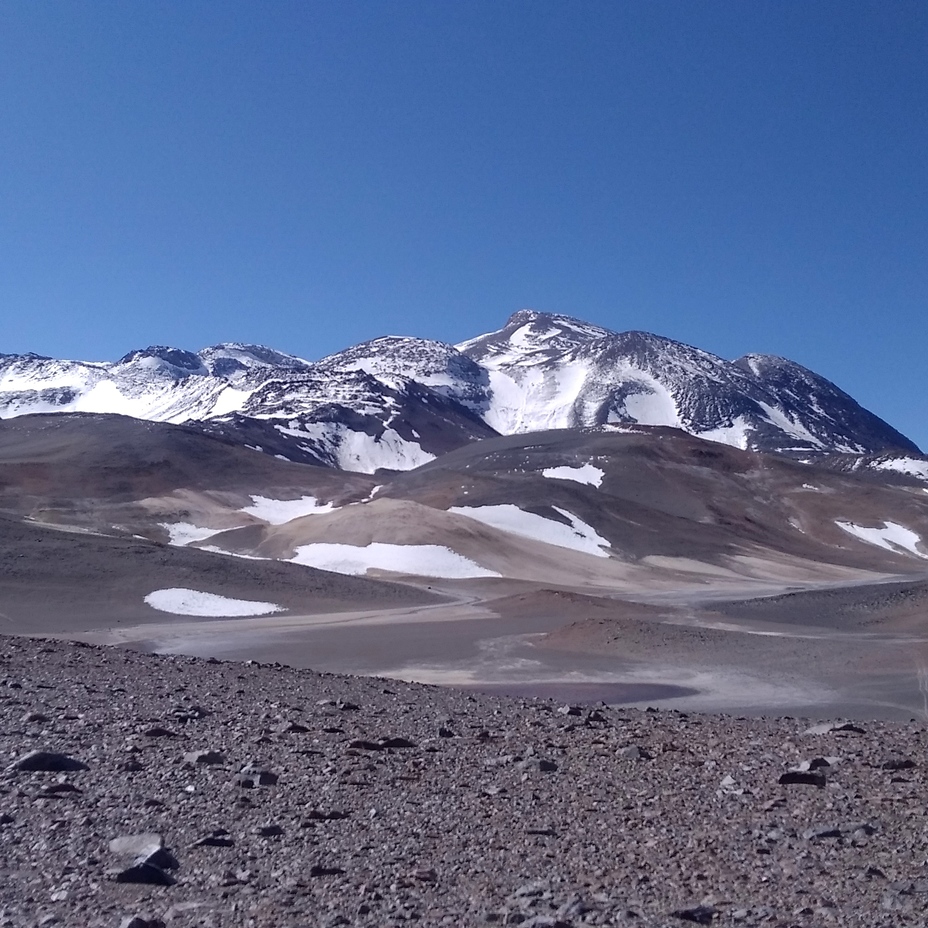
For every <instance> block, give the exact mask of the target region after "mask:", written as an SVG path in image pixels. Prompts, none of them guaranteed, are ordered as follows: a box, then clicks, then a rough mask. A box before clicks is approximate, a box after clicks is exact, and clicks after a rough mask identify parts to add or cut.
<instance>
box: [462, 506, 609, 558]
mask: <svg viewBox="0 0 928 928" xmlns="http://www.w3.org/2000/svg"><path fill="white" fill-rule="evenodd" d="M552 508H553V509H555V510H556V511H557V512H559V513H560V514H561V515H562V516H564V518H565V519H568V520H569V522H570V524H569V525H565V524H564V523H563V522H555V521H554V520H553V519H546V518H544V516H539V515H535V514H534V513H532V512H525V510H523V509H520V508H519V507H518V506H514V505H513V504H511V503H504V504H502V505H499V506H452V507H451V508H450V509H449V510H448V512H453V513H456V514H457V515H460V516H466V517H467V518H468V519H475V520H476V521H477V522H483V523H484V524H485V525H490V526H492V527H493V528H498V529H502V531H504V532H509V533H510V534H512V535H521V536H522V537H523V538H531V539H532V540H533V541H540V542H542V543H543V544H546V545H554V546H555V547H558V548H570V549H572V550H573V551H580V552H582V553H583V554H592V555H594V556H595V557H609V554H608V553H607V552H606V551H603V548H604V547H605V548H608V547H610V543H609V539H608V538H603V537H602V535H599V534H597V532H596V530H595V529H594V528H593V527H592V526H589V525H587V524H586V522H584V521H582V520H581V519H578V518H577V517H576V516H575V515H573V514H572V513H569V512H568V511H567V510H566V509H560V508H559V507H557V506H553V507H552Z"/></svg>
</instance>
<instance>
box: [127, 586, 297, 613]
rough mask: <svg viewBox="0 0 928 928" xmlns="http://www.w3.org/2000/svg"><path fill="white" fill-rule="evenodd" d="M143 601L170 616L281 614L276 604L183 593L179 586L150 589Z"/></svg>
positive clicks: (212, 594)
mask: <svg viewBox="0 0 928 928" xmlns="http://www.w3.org/2000/svg"><path fill="white" fill-rule="evenodd" d="M145 602H146V603H147V604H148V605H149V606H151V607H152V609H157V610H158V611H159V612H170V613H173V614H174V615H201V616H247V615H270V614H271V613H273V612H283V611H284V610H283V608H282V607H281V606H278V605H277V604H276V603H259V602H251V601H249V600H247V599H230V598H229V597H228V596H217V595H216V594H215V593H202V592H200V591H199V590H186V589H183V588H181V587H172V588H171V589H167V590H154V591H153V592H151V593H149V594H148V595H147V596H146V597H145Z"/></svg>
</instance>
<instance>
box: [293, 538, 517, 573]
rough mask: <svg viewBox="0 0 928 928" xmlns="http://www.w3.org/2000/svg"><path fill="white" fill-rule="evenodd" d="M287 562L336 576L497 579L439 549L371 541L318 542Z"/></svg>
mask: <svg viewBox="0 0 928 928" xmlns="http://www.w3.org/2000/svg"><path fill="white" fill-rule="evenodd" d="M290 560H292V561H293V562H294V563H295V564H303V565H305V566H307V567H318V568H319V569H321V570H331V571H334V572H335V573H339V574H355V575H358V574H364V573H367V571H368V570H372V569H373V570H390V571H394V572H395V573H401V574H415V575H417V576H420V577H441V578H445V579H451V580H469V579H472V578H475V577H499V576H500V574H498V573H496V571H493V570H487V569H486V568H484V567H481V566H480V565H479V564H477V563H475V562H474V561H471V560H470V559H468V558H466V557H463V556H462V555H460V554H458V553H457V552H455V551H452V550H451V549H450V548H447V547H444V546H443V545H391V544H385V543H383V542H376V541H375V542H372V543H371V544H369V545H366V546H364V547H363V548H362V547H359V546H357V545H344V544H333V543H327V542H319V543H316V544H310V545H300V547H298V548H297V549H296V554H295V555H294V556H293V557H292V558H291V559H290Z"/></svg>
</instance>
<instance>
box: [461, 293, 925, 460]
mask: <svg viewBox="0 0 928 928" xmlns="http://www.w3.org/2000/svg"><path fill="white" fill-rule="evenodd" d="M457 347H458V349H459V350H460V351H462V352H463V353H464V354H466V355H467V356H468V357H470V358H472V359H473V360H475V361H476V362H478V363H479V364H480V365H481V366H482V367H483V368H485V369H486V370H487V371H488V373H489V378H490V388H491V394H492V402H491V406H490V410H489V411H488V413H487V415H486V419H487V421H488V422H489V423H490V424H491V425H492V426H493V427H494V428H496V429H497V431H499V432H501V433H503V434H512V433H514V432H529V431H539V430H541V429H546V428H575V427H578V426H608V425H617V424H622V423H638V424H642V425H666V426H672V427H675V428H680V429H683V430H684V431H686V432H690V433H691V434H693V435H698V436H700V437H702V438H706V439H710V440H713V441H720V442H723V443H724V444H728V445H734V446H735V447H739V448H743V449H747V450H753V451H779V452H793V453H796V452H798V453H803V454H808V453H813V454H814V453H821V452H834V451H842V452H848V453H865V452H867V451H876V450H883V449H887V448H899V449H905V450H910V451H917V448H916V447H915V445H913V444H912V442H910V441H909V440H908V439H907V438H906V437H905V436H903V435H901V434H900V433H899V432H897V431H896V430H895V429H893V428H891V427H890V426H888V425H887V424H886V423H885V422H883V420H882V419H879V418H878V417H877V416H875V415H873V414H872V413H870V412H868V411H867V410H865V409H863V408H862V407H861V406H860V405H859V404H858V403H856V402H855V401H854V400H853V399H852V398H851V397H850V396H848V395H847V394H846V393H844V392H843V391H841V390H839V389H838V388H837V387H836V386H835V385H834V384H832V383H830V382H829V381H828V380H826V379H825V378H824V377H820V376H818V375H817V374H815V373H813V372H812V371H809V370H807V369H806V368H804V367H801V366H800V365H798V364H795V363H793V362H792V361H787V360H785V359H783V358H776V357H770V356H766V355H748V356H746V357H744V358H740V359H738V360H737V361H725V360H723V359H722V358H719V357H717V356H716V355H713V354H710V353H709V352H706V351H701V350H700V349H698V348H692V347H690V346H689V345H684V344H681V343H680V342H675V341H673V340H671V339H669V338H661V337H660V336H657V335H651V334H649V333H647V332H622V333H616V332H610V331H609V330H607V329H601V328H598V327H596V326H591V325H588V324H587V323H584V322H579V321H578V320H575V319H571V318H570V317H568V316H558V315H552V314H548V313H536V312H531V311H522V312H518V313H516V314H515V315H513V316H512V317H511V318H510V319H509V321H508V322H507V323H506V325H505V327H504V328H502V329H500V330H499V331H498V332H493V333H491V334H489V335H484V336H481V337H480V338H476V339H473V340H472V341H469V342H464V343H462V344H460V345H458V346H457Z"/></svg>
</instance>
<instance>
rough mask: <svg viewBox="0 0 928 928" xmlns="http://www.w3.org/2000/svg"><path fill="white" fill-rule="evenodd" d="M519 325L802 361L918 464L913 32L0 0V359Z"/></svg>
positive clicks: (726, 14)
mask: <svg viewBox="0 0 928 928" xmlns="http://www.w3.org/2000/svg"><path fill="white" fill-rule="evenodd" d="M523 307H532V308H536V309H543V310H549V311H553V312H562V313H567V314H571V315H576V316H580V317H582V318H584V319H587V320H589V321H591V322H596V323H599V324H602V325H606V326H609V327H612V328H616V329H619V330H624V329H645V330H649V331H653V332H657V333H659V334H661V335H666V336H669V337H672V338H676V339H679V340H681V341H685V342H688V343H690V344H695V345H698V346H699V347H702V348H705V349H707V350H710V351H714V352H716V353H718V354H720V355H722V356H725V357H730V358H731V357H737V356H739V355H741V354H744V353H746V352H751V351H754V352H767V353H773V354H780V355H784V356H786V357H790V358H792V359H794V360H796V361H799V362H800V363H802V364H805V365H807V366H809V367H811V368H813V369H815V370H817V371H818V372H820V373H822V374H824V375H825V376H827V377H829V378H831V379H832V380H834V381H835V382H836V383H837V384H838V385H839V386H841V387H842V388H844V389H846V390H847V391H848V392H850V393H851V394H852V395H854V396H855V397H856V398H857V399H858V400H860V401H861V402H863V403H864V405H866V406H868V407H869V408H871V409H873V410H874V411H875V412H877V413H878V414H880V415H882V416H883V417H884V418H886V419H888V420H889V421H890V422H891V423H892V424H893V425H895V426H896V427H897V428H900V429H901V430H902V431H904V432H906V433H907V434H909V435H910V436H911V437H912V438H913V439H914V440H915V441H917V442H918V443H919V444H921V445H922V446H923V447H925V446H928V390H926V387H928V376H926V375H928V361H926V352H928V4H926V3H924V2H922V0H917V2H910V0H892V2H887V0H874V2H870V3H863V2H856V0H835V2H815V0H811V2H810V0H801V2H800V0H776V2H764V0H750V2H743V0H731V2H717V0H703V2H685V0H673V2H661V0H583V2H580V0H559V2H550V0H505V2H501V0H489V2H483V0H460V2H457V0H454V2H448V0H429V2H413V0H389V2H387V0H367V2H363V3H361V2H354V0H331V2H330V0H319V2H313V0H298V2H286V0H274V2H258V0H255V2H250V3H243V2H236V0H215V2H198V0H176V2H157V0H139V2H127V0H120V2H107V0H88V2H76V0H69V2H53V0H52V2H43V0H4V2H3V3H2V4H0V351H5V352H20V351H37V352H40V353H44V354H50V355H54V356H58V357H76V358H84V359H94V360H104V359H115V358H117V357H119V356H120V355H122V354H123V353H125V352H126V351H128V350H129V349H131V348H135V347H141V346H145V345H148V344H171V345H176V346H180V347H186V348H192V349H197V348H200V347H203V346H205V345H207V344H213V343H215V342H219V341H232V340H238V341H253V342H259V343H263V344H268V345H271V346H273V347H276V348H279V349H282V350H285V351H291V352H293V353H296V354H299V355H302V356H304V357H307V358H317V357H321V356H323V355H324V354H327V353H329V352H332V351H334V350H337V349H339V348H342V347H346V346H347V345H349V344H352V343H354V342H357V341H360V340H362V339H365V338H370V337H373V336H376V335H380V334H409V335H419V336H425V337H430V338H437V339H441V340H443V341H452V342H453V341H458V340H461V339H463V338H466V337H469V336H472V335H475V334H477V333H479V332H483V331H488V330H491V329H495V328H498V327H499V326H500V325H502V323H503V321H504V320H505V318H506V317H507V316H508V315H509V314H510V313H511V312H514V311H515V310H517V309H520V308H523Z"/></svg>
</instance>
